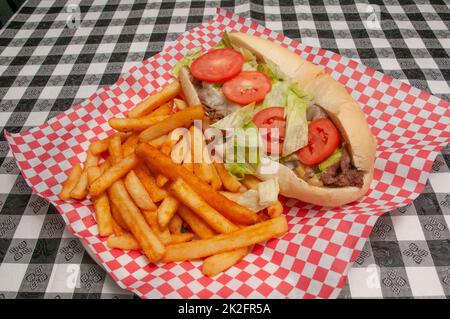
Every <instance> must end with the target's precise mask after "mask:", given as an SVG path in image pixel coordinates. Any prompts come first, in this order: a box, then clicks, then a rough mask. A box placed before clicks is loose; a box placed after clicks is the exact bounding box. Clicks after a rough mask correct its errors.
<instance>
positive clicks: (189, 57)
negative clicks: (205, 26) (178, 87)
mask: <svg viewBox="0 0 450 319" xmlns="http://www.w3.org/2000/svg"><path fill="white" fill-rule="evenodd" d="M202 53H203V52H202V50H201V49H200V48H195V49H192V50H190V51H189V52H188V53H187V54H186V55H185V56H184V57H183V58H182V59H181V60H180V61H178V62H177V64H175V66H174V67H173V69H172V74H173V75H174V76H175V77H178V75H179V74H180V69H181V68H182V67H184V66H188V67H189V66H191V64H192V62H194V60H195V59H197V58H198V57H199V56H201V55H202Z"/></svg>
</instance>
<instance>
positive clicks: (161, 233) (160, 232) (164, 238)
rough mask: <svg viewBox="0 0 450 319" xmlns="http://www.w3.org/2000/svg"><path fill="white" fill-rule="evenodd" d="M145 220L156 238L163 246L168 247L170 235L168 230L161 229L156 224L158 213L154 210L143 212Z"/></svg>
mask: <svg viewBox="0 0 450 319" xmlns="http://www.w3.org/2000/svg"><path fill="white" fill-rule="evenodd" d="M142 214H143V215H144V218H145V220H146V221H147V223H148V225H149V226H150V228H151V229H152V230H153V232H154V233H155V234H156V236H158V238H159V240H160V241H161V242H162V243H163V244H164V245H168V244H170V243H171V242H172V235H171V234H170V231H169V229H168V228H166V229H161V228H160V227H159V224H158V213H157V212H156V211H155V210H143V211H142Z"/></svg>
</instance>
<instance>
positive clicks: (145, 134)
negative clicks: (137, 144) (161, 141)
mask: <svg viewBox="0 0 450 319" xmlns="http://www.w3.org/2000/svg"><path fill="white" fill-rule="evenodd" d="M203 116H204V112H203V108H202V106H201V105H197V106H192V107H188V108H187V109H184V110H181V111H179V112H177V113H174V114H172V115H169V117H168V118H167V119H165V120H164V121H162V122H159V123H156V124H155V125H152V126H150V127H149V128H147V129H146V130H144V131H142V132H141V134H140V135H139V140H140V141H142V142H149V141H151V140H153V139H155V138H157V137H160V136H161V135H164V134H167V133H169V132H170V131H172V130H174V129H176V128H177V127H181V126H185V125H189V124H191V123H192V122H193V121H194V120H196V119H202V118H203Z"/></svg>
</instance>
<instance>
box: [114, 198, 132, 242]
mask: <svg viewBox="0 0 450 319" xmlns="http://www.w3.org/2000/svg"><path fill="white" fill-rule="evenodd" d="M109 203H110V206H111V215H112V217H113V219H114V221H115V222H116V223H117V225H118V226H119V227H120V228H122V229H123V230H124V231H126V232H129V231H130V229H129V228H128V226H127V224H126V223H125V221H124V220H123V218H122V215H121V214H120V212H119V209H118V208H117V207H116V206H115V205H114V204H113V203H112V201H111V200H110V201H109ZM113 226H114V225H113ZM116 235H117V234H116Z"/></svg>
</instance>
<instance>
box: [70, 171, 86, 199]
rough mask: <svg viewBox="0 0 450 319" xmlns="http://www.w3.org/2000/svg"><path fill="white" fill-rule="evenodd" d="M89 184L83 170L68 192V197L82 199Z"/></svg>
mask: <svg viewBox="0 0 450 319" xmlns="http://www.w3.org/2000/svg"><path fill="white" fill-rule="evenodd" d="M88 185H89V182H88V176H87V172H86V171H84V170H83V172H82V173H81V176H80V178H79V179H78V183H77V185H75V187H74V188H73V189H72V191H71V192H70V197H72V198H73V199H78V200H82V199H84V198H85V197H86V195H87V193H88V192H87V187H88Z"/></svg>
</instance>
